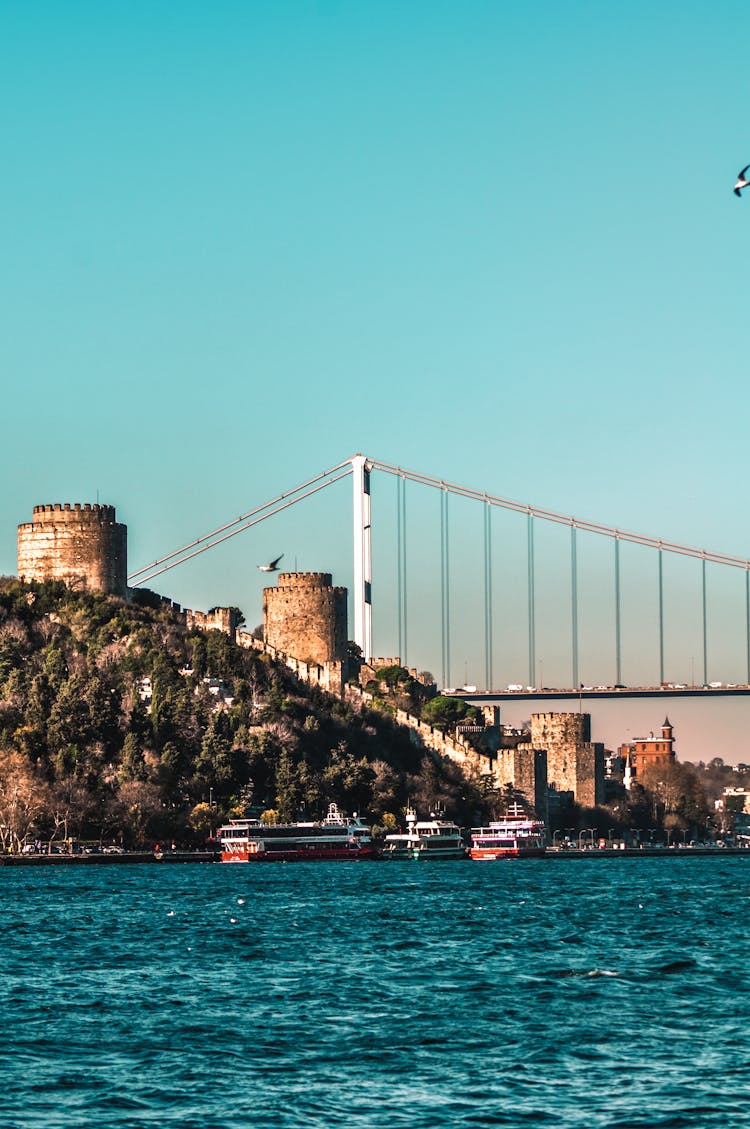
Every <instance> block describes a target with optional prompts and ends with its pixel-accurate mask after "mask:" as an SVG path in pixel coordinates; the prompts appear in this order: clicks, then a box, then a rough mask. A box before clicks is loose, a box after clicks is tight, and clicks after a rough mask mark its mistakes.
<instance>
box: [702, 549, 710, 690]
mask: <svg viewBox="0 0 750 1129" xmlns="http://www.w3.org/2000/svg"><path fill="white" fill-rule="evenodd" d="M701 571H702V590H703V591H702V596H703V685H704V686H708V615H707V612H706V558H705V556H704V557H703V560H702V561H701Z"/></svg>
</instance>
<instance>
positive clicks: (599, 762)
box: [531, 713, 604, 807]
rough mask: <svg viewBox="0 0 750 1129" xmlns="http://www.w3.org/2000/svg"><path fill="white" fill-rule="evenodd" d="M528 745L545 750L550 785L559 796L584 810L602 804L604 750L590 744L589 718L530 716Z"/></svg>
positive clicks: (546, 715) (559, 715)
mask: <svg viewBox="0 0 750 1129" xmlns="http://www.w3.org/2000/svg"><path fill="white" fill-rule="evenodd" d="M531 745H532V746H533V747H534V748H536V749H546V750H547V773H548V776H549V782H550V784H552V785H554V786H555V788H557V790H558V791H559V792H572V793H573V795H574V797H575V800H576V803H578V804H583V805H584V806H585V807H595V806H596V804H601V803H603V802H604V746H603V745H602V744H600V743H599V742H595V741H592V740H591V715H590V714H587V713H533V714H532V715H531Z"/></svg>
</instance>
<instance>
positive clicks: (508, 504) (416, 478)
mask: <svg viewBox="0 0 750 1129" xmlns="http://www.w3.org/2000/svg"><path fill="white" fill-rule="evenodd" d="M370 465H371V466H372V468H373V470H382V471H385V472H386V473H387V474H396V475H400V476H402V477H403V478H408V479H409V480H410V481H411V482H417V483H419V484H420V485H422V486H432V487H435V488H436V489H439V490H443V491H447V492H448V493H450V494H458V495H460V496H461V497H463V498H470V499H472V500H473V501H477V502H486V503H488V504H489V505H491V506H500V507H502V508H503V509H506V510H515V512H516V513H523V514H530V515H531V516H532V517H538V518H542V519H543V520H544V521H551V522H556V523H557V524H558V525H567V526H570V525H572V524H575V526H576V528H577V529H579V530H583V532H585V533H598V534H601V535H602V536H603V537H614V538H617V539H619V540H620V541H629V542H631V543H632V544H634V545H644V546H647V547H649V548H652V549H662V550H664V552H669V553H679V554H681V555H682V556H685V557H697V558H698V559H699V560H705V561H710V562H712V563H713V564H721V565H731V566H732V567H733V568H742V569H748V570H750V560H748V559H746V558H744V557H733V556H729V555H728V554H726V553H713V552H711V551H710V550H708V549H696V548H693V547H691V546H690V545H679V544H677V542H674V541H663V540H661V539H660V538H658V537H649V536H648V535H646V534H643V533H628V532H627V531H625V530H622V529H616V528H614V527H613V526H609V525H602V524H600V523H599V522H595V521H586V520H585V519H582V518H576V517H572V516H570V515H569V514H568V515H566V514H560V513H556V512H555V511H554V510H543V509H540V508H539V507H538V506H531V505H528V504H527V503H525V502H514V501H512V500H511V499H510V498H502V497H500V496H499V495H496V494H488V493H487V492H486V491H484V490H474V489H472V488H471V487H469V486H459V485H457V484H456V483H454V482H446V481H445V480H444V479H442V478H433V477H432V476H431V475H428V474H420V473H419V472H417V471H412V470H406V469H405V468H404V467H400V466H394V465H393V464H391V463H382V462H379V461H378V460H377V459H371V460H370Z"/></svg>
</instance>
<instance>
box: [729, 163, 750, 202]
mask: <svg viewBox="0 0 750 1129" xmlns="http://www.w3.org/2000/svg"><path fill="white" fill-rule="evenodd" d="M748 169H750V165H745V167H744V169H743V170H742V172H740V173H739V174H738V176H737V183H736V184H735V186H734V188H733V189H732V191H733V192H734V194H735V196H739V194H740V190H741V189H742V188H747V187H748V185H750V180H747V179H746V177H745V173H746V172H747V170H748Z"/></svg>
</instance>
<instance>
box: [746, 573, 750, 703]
mask: <svg viewBox="0 0 750 1129" xmlns="http://www.w3.org/2000/svg"><path fill="white" fill-rule="evenodd" d="M745 641H746V644H747V685H748V686H750V568H746V569H745Z"/></svg>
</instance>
